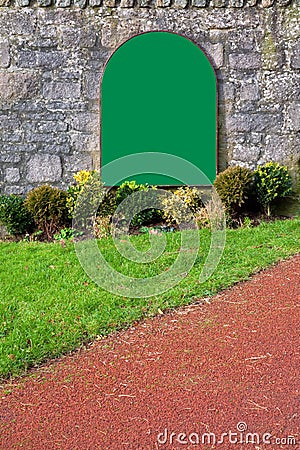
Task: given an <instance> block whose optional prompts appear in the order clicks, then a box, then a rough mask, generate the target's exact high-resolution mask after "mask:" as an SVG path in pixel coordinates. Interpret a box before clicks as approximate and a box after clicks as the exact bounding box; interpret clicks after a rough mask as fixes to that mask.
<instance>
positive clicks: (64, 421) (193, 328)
mask: <svg viewBox="0 0 300 450" xmlns="http://www.w3.org/2000/svg"><path fill="white" fill-rule="evenodd" d="M299 307H300V256H296V257H294V258H292V259H290V260H288V261H285V262H281V263H280V264H278V265H277V266H276V267H274V268H272V269H271V270H268V271H265V272H262V273H260V274H258V275H256V276H255V277H254V278H253V279H252V280H250V281H248V282H245V283H241V284H238V285H236V286H235V287H234V288H233V289H230V290H228V291H225V292H223V293H221V294H220V295H218V296H216V297H215V298H213V299H211V301H210V303H208V302H205V301H199V302H198V304H195V305H193V306H190V307H185V308H181V309H179V310H177V311H174V312H172V313H170V314H166V315H162V316H160V317H157V318H155V319H152V320H146V321H144V322H142V323H139V324H138V325H136V327H134V328H130V329H129V330H127V331H124V332H121V333H116V334H114V335H112V336H110V337H109V338H105V339H103V340H100V341H97V342H95V343H94V344H92V345H91V346H89V348H87V349H83V350H80V351H78V352H77V353H75V354H74V355H71V356H66V357H64V358H62V359H60V360H59V361H56V362H54V363H52V364H49V365H47V366H45V367H42V368H40V369H39V370H37V371H36V372H35V373H34V374H33V375H34V376H32V375H31V376H30V377H25V378H23V379H21V380H17V381H18V382H17V383H15V384H14V385H12V386H11V385H6V386H4V387H3V388H4V389H11V393H10V394H9V395H5V392H4V391H0V399H1V403H0V419H1V426H0V448H1V450H2V449H3V450H10V449H17V448H23V449H26V450H29V449H30V450H31V449H32V450H33V449H34V450H43V449H47V450H52V449H62V450H65V449H66V450H69V449H70V450H77V449H78V450H84V449H91V450H94V449H95V450H96V449H101V450H122V449H132V450H138V449H140V450H148V449H149V450H156V449H160V448H164V449H176V450H179V449H196V448H201V449H206V450H208V449H212V448H216V449H220V450H224V449H233V450H234V449H256V450H258V449H270V450H273V449H277V448H278V449H279V448H293V449H299V448H300V433H299V432H300V384H299V378H300V377H299V370H300V358H299V352H300V331H299V325H300V323H299V322H300V320H299V317H300V316H299ZM246 427H247V430H246V431H244V429H245V428H246ZM237 428H238V429H239V432H238V431H237ZM159 433H163V434H162V435H160V436H158V434H159ZM172 433H173V434H172ZM180 433H185V435H186V436H184V435H180ZM204 433H212V434H211V435H210V436H208V435H207V434H206V435H205V434H204ZM222 433H227V435H224V436H223V442H220V441H222V437H221V435H222ZM230 433H231V434H230ZM234 433H237V434H234ZM247 433H257V435H253V436H252V438H253V439H254V440H255V442H256V444H255V445H253V444H251V443H246V439H248V440H249V439H250V441H251V436H250V435H248V437H247ZM264 434H265V436H263V435H264ZM270 435H272V437H271V436H270ZM292 436H293V439H292V438H291V437H292ZM214 438H215V439H216V443H215V445H213V441H214ZM198 439H199V441H200V444H197V440H198ZM202 439H203V440H204V441H205V443H203V444H202V443H201V441H202ZM276 439H277V440H276ZM209 440H210V443H208V441H209ZM258 440H259V441H260V442H259V443H258ZM263 440H265V442H264V441H263ZM294 440H295V441H296V442H297V443H296V444H295V442H293V441H294ZM165 441H166V443H164V442H165ZM180 441H181V442H180Z"/></svg>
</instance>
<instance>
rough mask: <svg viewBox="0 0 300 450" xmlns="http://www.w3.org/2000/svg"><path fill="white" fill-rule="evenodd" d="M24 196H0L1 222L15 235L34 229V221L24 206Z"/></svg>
mask: <svg viewBox="0 0 300 450" xmlns="http://www.w3.org/2000/svg"><path fill="white" fill-rule="evenodd" d="M24 200H25V199H24V198H23V197H20V196H18V195H13V194H12V195H1V196H0V223H1V224H2V225H3V226H5V228H6V230H7V232H8V233H9V234H12V235H13V236H18V235H22V234H25V233H30V232H31V231H33V229H34V221H33V218H32V215H31V214H30V212H29V211H28V210H27V209H26V208H25V206H24Z"/></svg>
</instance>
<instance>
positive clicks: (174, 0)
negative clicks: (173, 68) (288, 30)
mask: <svg viewBox="0 0 300 450" xmlns="http://www.w3.org/2000/svg"><path fill="white" fill-rule="evenodd" d="M291 3H296V4H297V3H299V0H0V8H1V7H3V8H19V7H24V8H26V7H34V8H49V7H55V8H86V7H92V8H99V7H107V8H118V7H121V8H170V7H171V8H175V9H184V8H247V7H254V6H255V7H261V8H270V7H276V6H279V7H284V6H287V5H290V4H291Z"/></svg>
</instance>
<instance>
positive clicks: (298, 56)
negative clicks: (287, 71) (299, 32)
mask: <svg viewBox="0 0 300 450" xmlns="http://www.w3.org/2000/svg"><path fill="white" fill-rule="evenodd" d="M291 66H292V68H293V69H300V39H298V42H297V43H296V45H295V46H294V48H293V53H292V58H291Z"/></svg>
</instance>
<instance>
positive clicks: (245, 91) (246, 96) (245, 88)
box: [240, 80, 260, 101]
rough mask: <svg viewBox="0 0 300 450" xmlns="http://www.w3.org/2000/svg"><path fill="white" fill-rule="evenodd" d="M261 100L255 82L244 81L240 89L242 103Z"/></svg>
mask: <svg viewBox="0 0 300 450" xmlns="http://www.w3.org/2000/svg"><path fill="white" fill-rule="evenodd" d="M259 98H260V94H259V88H258V85H257V83H256V81H255V80H246V81H243V82H242V84H241V88H240V99H241V100H242V101H249V100H250V101H255V100H258V99H259Z"/></svg>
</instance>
